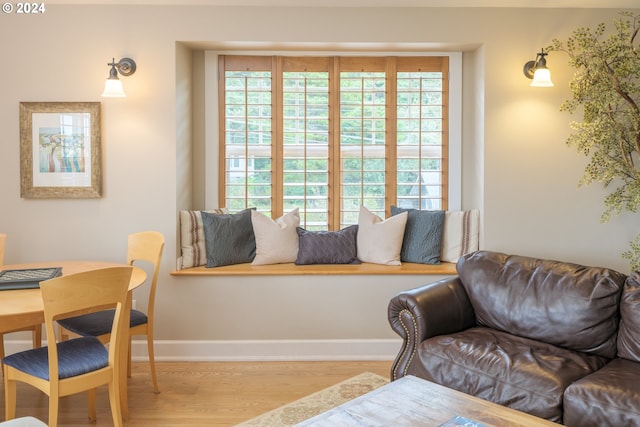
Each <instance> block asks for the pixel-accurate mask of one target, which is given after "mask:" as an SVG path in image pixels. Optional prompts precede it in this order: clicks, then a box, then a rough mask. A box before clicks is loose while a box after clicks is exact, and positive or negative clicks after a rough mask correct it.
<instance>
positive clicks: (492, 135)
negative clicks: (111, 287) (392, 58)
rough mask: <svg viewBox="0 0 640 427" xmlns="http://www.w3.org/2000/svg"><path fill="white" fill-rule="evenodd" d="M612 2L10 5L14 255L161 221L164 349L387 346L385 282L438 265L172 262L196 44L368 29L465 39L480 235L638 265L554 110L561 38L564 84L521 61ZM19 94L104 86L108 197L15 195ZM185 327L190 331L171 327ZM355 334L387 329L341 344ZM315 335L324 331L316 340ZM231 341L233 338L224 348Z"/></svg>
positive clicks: (321, 40) (0, 172)
mask: <svg viewBox="0 0 640 427" xmlns="http://www.w3.org/2000/svg"><path fill="white" fill-rule="evenodd" d="M617 12H618V11H616V10H607V9H597V10H595V9H576V10H566V9H497V8H492V9H460V8H452V9H447V8H418V9H412V8H398V9H393V8H370V9H356V8H287V7H282V8H257V7H251V8H233V7H200V6H173V7H172V6H72V5H68V6H59V5H49V6H48V7H47V11H46V13H45V14H43V15H40V16H35V15H28V16H27V15H15V14H11V15H7V14H3V15H1V16H0V40H2V43H0V57H2V58H3V66H2V69H1V71H0V129H2V137H1V138H0V159H2V165H1V166H0V200H1V202H0V203H1V204H2V209H0V229H1V230H3V231H6V232H8V234H9V240H8V249H7V254H6V258H5V260H6V262H7V263H18V262H29V261H39V260H51V259H86V258H96V259H104V260H110V261H115V260H124V256H125V250H126V235H127V234H128V233H131V232H135V231H139V230H144V229H155V230H158V231H161V232H162V233H164V234H165V236H166V238H167V245H166V251H165V256H164V260H163V266H162V271H161V280H160V290H159V295H158V316H157V323H156V331H157V333H156V338H157V341H158V342H159V351H158V354H159V356H160V357H162V356H163V355H164V356H165V357H173V358H188V357H192V358H193V357H200V358H206V357H216V356H220V357H225V358H233V357H234V356H242V357H254V356H259V355H260V352H264V353H262V354H263V355H267V356H268V355H271V356H274V357H275V356H277V355H278V351H279V350H277V349H276V350H273V349H271V348H269V349H267V346H263V345H262V344H264V343H265V340H266V342H267V343H274V342H276V343H278V342H281V341H280V340H284V341H283V342H289V341H287V340H307V341H304V343H303V344H304V345H302V346H297V347H296V346H295V345H294V346H293V348H289V347H287V346H281V347H280V348H286V351H285V350H282V351H284V352H286V353H287V354H288V355H290V356H291V357H295V356H296V354H294V353H295V352H297V351H300V352H301V354H303V356H304V355H307V356H309V355H310V354H314V353H316V354H318V355H322V354H324V355H325V356H326V354H328V353H330V351H327V350H326V349H328V348H331V349H333V350H335V349H336V346H337V347H338V350H336V351H337V352H338V353H340V354H341V355H342V356H344V357H348V356H349V355H348V354H345V352H346V353H348V352H349V349H350V348H352V349H353V354H352V356H353V355H354V354H356V353H358V352H359V351H361V352H362V353H364V354H375V353H376V352H379V353H378V354H379V355H382V354H383V353H385V352H388V348H389V347H388V345H389V343H394V340H395V335H394V334H393V332H391V330H390V328H389V327H388V323H387V320H386V305H387V302H388V300H389V298H390V297H391V296H392V295H393V294H395V293H396V292H398V291H399V290H401V289H405V288H409V287H412V286H416V285H419V284H422V283H426V282H427V281H430V280H431V278H428V277H415V276H408V277H400V278H398V277H341V278H339V280H337V279H336V278H335V277H313V278H311V279H308V278H305V280H300V278H296V277H286V278H264V277H250V278H220V277H218V278H176V277H172V276H170V275H169V272H170V271H171V270H173V269H174V266H175V258H176V256H177V254H176V248H177V241H176V224H177V221H176V216H177V210H178V209H180V208H182V207H184V206H185V205H186V204H189V203H192V204H200V203H203V202H205V203H207V204H210V203H212V202H211V201H210V200H206V201H204V199H202V198H201V197H200V195H199V194H201V193H202V192H203V191H204V190H203V189H202V188H199V187H195V191H191V190H190V189H189V182H190V179H191V174H190V173H189V172H188V171H185V167H186V166H185V165H188V164H189V163H190V159H191V157H193V156H196V158H197V159H201V157H202V155H203V153H200V152H193V153H192V152H191V151H190V146H189V140H190V139H191V138H192V137H195V138H200V139H201V138H203V137H205V135H204V134H203V129H204V123H202V122H201V121H198V120H195V121H194V122H193V123H191V122H190V121H189V118H190V117H191V113H190V109H192V108H193V109H194V111H197V110H198V108H200V109H201V107H202V105H203V100H202V98H201V97H199V96H195V97H191V96H190V94H189V89H188V88H189V87H190V85H191V84H192V83H193V82H198V81H202V80H204V79H203V77H202V76H201V75H198V69H199V64H201V63H202V61H203V59H202V55H201V54H200V53H198V52H195V53H194V52H192V51H191V50H192V49H195V50H198V49H199V46H211V45H233V46H235V47H236V48H237V47H238V46H241V47H242V46H246V47H247V48H255V47H256V46H258V45H262V44H264V45H269V46H271V47H272V46H279V45H280V46H284V45H287V44H289V43H291V42H298V43H304V44H307V45H308V44H317V45H318V46H324V47H329V48H331V49H334V50H338V49H340V48H342V47H344V46H350V47H353V48H361V47H362V46H372V45H375V46H376V48H378V50H380V49H384V50H389V51H393V50H394V49H408V48H411V49H412V50H415V48H416V47H417V48H421V49H422V48H424V49H434V48H436V49H438V48H439V49H443V50H454V49H456V48H459V49H461V50H463V51H464V55H463V65H464V67H465V69H464V72H463V82H464V85H465V87H464V88H463V89H464V105H463V169H464V173H463V199H462V202H463V207H478V208H480V209H481V211H482V222H483V230H482V236H483V246H484V247H485V248H487V249H492V250H499V251H504V252H510V253H519V254H523V255H533V256H540V257H549V258H556V259H562V260H568V261H574V262H580V263H584V264H590V265H601V266H606V267H612V268H616V269H619V270H621V271H623V272H628V266H627V263H626V261H625V260H623V259H622V258H621V256H620V253H621V252H623V251H624V250H626V248H627V246H628V242H629V240H630V239H631V238H632V236H634V235H635V234H637V233H638V231H639V230H638V227H637V225H636V224H637V223H638V221H637V215H636V216H632V215H624V216H623V217H620V218H615V219H614V220H613V221H612V222H611V223H609V224H601V223H600V222H599V217H600V213H601V211H602V206H603V205H602V200H603V197H604V195H605V193H604V192H603V190H602V189H600V188H598V186H592V187H588V188H577V182H578V180H579V178H580V176H581V175H582V171H583V167H584V165H585V160H584V159H583V158H582V157H580V156H579V155H578V154H577V153H576V152H574V150H573V149H570V148H568V147H567V146H566V145H565V143H564V141H565V140H566V138H567V136H568V135H569V131H570V130H569V126H568V123H569V121H570V120H571V119H572V117H571V116H569V115H568V114H567V113H561V112H559V106H560V104H561V103H562V101H563V100H564V99H565V98H566V97H568V96H569V91H568V82H569V79H570V77H571V70H570V69H569V68H568V67H567V58H566V56H564V55H563V54H562V53H552V54H551V55H549V57H548V58H547V59H548V65H549V67H550V68H551V69H552V72H553V79H554V81H555V83H556V86H555V87H554V88H551V89H534V88H530V87H529V86H528V83H529V81H528V80H526V79H525V78H524V76H523V75H522V66H523V64H524V63H525V62H526V61H528V60H531V59H534V56H535V54H536V52H539V51H540V48H541V47H543V46H547V45H548V44H550V42H551V40H552V39H553V38H554V37H555V38H560V39H566V38H567V37H568V36H569V35H570V33H571V31H572V30H573V29H575V28H578V27H580V26H593V25H595V24H597V23H599V22H602V21H604V22H611V20H612V19H614V18H616V17H617ZM123 56H130V57H132V58H134V59H135V60H136V62H137V63H138V71H137V72H136V73H135V74H134V75H133V76H131V77H125V78H123V83H124V85H125V89H126V91H127V92H128V94H129V97H128V98H126V99H101V98H100V93H101V90H102V84H103V81H104V79H105V78H106V77H107V74H108V67H107V66H106V63H107V62H108V61H110V60H111V58H112V57H116V59H118V58H120V57H123ZM192 76H193V77H194V78H193V79H192V78H191V77H192ZM21 101H101V102H102V114H103V121H102V132H103V141H102V142H103V156H104V163H103V174H104V196H103V197H102V198H101V199H97V200H89V199H87V200H33V199H22V198H20V184H19V176H20V174H19V140H20V139H19V126H18V104H19V102H21ZM207 155H208V154H207ZM194 167H196V168H200V167H201V164H199V163H198V162H196V163H195V164H194ZM196 172H197V173H201V170H200V172H198V170H196ZM178 340H187V341H188V342H181V343H179V345H172V343H175V342H176V341H178ZM332 340H338V341H332ZM354 340H360V341H358V342H360V343H362V342H364V343H373V344H376V343H379V342H382V343H384V346H382V347H376V349H374V350H371V349H369V348H366V349H365V350H358V349H356V348H355V347H352V346H349V345H345V343H348V342H351V341H354ZM309 341H310V342H311V343H316V342H320V343H323V342H325V343H328V345H327V346H325V347H322V348H321V349H318V348H315V347H313V346H306V347H305V345H307V344H309ZM295 342H296V341H294V344H295ZM336 343H337V344H336ZM385 346H387V347H385ZM383 347H384V348H383ZM223 348H225V349H229V348H231V349H233V350H232V351H231V352H230V353H229V354H224V355H223V354H222V353H223V352H224V351H223V350H222V349H223ZM381 348H382V350H380V349H381ZM247 349H249V350H247ZM333 350H331V351H333ZM216 352H219V353H218V354H215V353H216ZM367 352H369V353H367ZM392 352H393V351H391V353H392ZM256 353H258V354H256ZM391 353H390V354H391ZM298 356H300V354H298ZM356 356H357V354H356Z"/></svg>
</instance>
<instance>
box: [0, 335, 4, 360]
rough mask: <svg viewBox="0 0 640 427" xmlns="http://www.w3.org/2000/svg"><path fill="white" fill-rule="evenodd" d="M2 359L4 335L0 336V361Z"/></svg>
mask: <svg viewBox="0 0 640 427" xmlns="http://www.w3.org/2000/svg"><path fill="white" fill-rule="evenodd" d="M2 359H4V334H0V360H2Z"/></svg>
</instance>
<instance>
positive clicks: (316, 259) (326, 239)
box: [296, 225, 360, 265]
mask: <svg viewBox="0 0 640 427" xmlns="http://www.w3.org/2000/svg"><path fill="white" fill-rule="evenodd" d="M296 232H297V233H298V257H297V258H296V264H298V265H303V264H360V261H359V260H358V251H357V248H356V242H357V235H358V226H357V225H350V226H349V227H346V228H343V229H342V230H339V231H309V230H305V229H304V228H301V227H298V228H296Z"/></svg>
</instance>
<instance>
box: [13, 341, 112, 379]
mask: <svg viewBox="0 0 640 427" xmlns="http://www.w3.org/2000/svg"><path fill="white" fill-rule="evenodd" d="M57 347H58V374H59V375H58V377H59V378H60V379H64V378H70V377H75V376H77V375H81V374H85V373H87V372H93V371H96V370H98V369H102V368H104V367H106V366H108V365H109V351H108V350H107V349H106V347H105V346H104V344H102V343H101V342H100V340H99V339H98V338H96V337H82V338H75V339H72V340H67V341H62V342H60V343H58V344H57ZM2 363H4V364H5V365H8V366H11V367H13V368H16V369H17V370H19V371H22V372H26V373H27V374H29V375H33V376H34V377H38V378H42V379H43V380H47V381H48V380H49V354H48V347H40V348H34V349H32V350H26V351H22V352H20V353H14V354H11V355H9V356H7V357H5V358H4V359H2Z"/></svg>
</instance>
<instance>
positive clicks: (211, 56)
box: [204, 51, 462, 228]
mask: <svg viewBox="0 0 640 427" xmlns="http://www.w3.org/2000/svg"><path fill="white" fill-rule="evenodd" d="M219 55H242V56H251V55H256V56H269V57H276V56H283V57H299V56H302V55H314V56H344V57H356V56H359V55H361V56H380V57H384V56H396V57H399V56H413V57H415V56H446V57H448V60H449V76H448V77H449V79H448V81H449V87H448V92H449V100H448V103H449V105H448V109H447V111H446V113H445V114H446V115H447V116H448V159H447V160H448V162H447V167H448V173H447V175H446V176H445V177H443V179H444V180H446V181H447V184H448V193H447V194H446V195H443V199H446V200H447V201H448V204H447V209H449V210H459V209H460V206H461V190H462V189H461V183H462V170H461V163H462V159H461V157H462V153H461V136H462V130H461V128H462V105H461V104H462V53H461V52H429V53H425V52H401V53H398V52H361V53H355V52H326V53H325V52H309V53H304V52H297V51H296V52H251V51H224V52H218V51H206V52H205V87H206V91H205V111H206V112H207V113H206V117H208V119H207V120H206V125H205V136H206V141H205V143H206V149H205V150H206V151H205V153H206V160H205V177H206V178H205V179H206V182H205V183H204V187H205V200H206V205H207V206H213V207H216V206H221V205H222V204H224V203H225V202H224V200H225V199H224V188H223V185H224V174H225V170H224V168H221V167H220V165H221V164H222V162H223V161H224V160H223V159H222V157H223V156H224V145H223V144H222V143H221V141H223V133H222V132H223V129H222V128H223V126H219V125H218V121H219V116H220V112H221V111H223V109H224V99H223V97H218V90H219V88H218V81H219V79H220V74H219V73H220V72H221V71H220V69H219V64H218V56H219ZM276 77H278V76H274V78H276ZM335 122H337V121H336V120H334V123H335ZM393 130H394V132H395V126H394V127H393ZM387 131H388V132H389V131H390V129H387ZM279 161H281V159H280V160H279ZM333 161H334V162H335V161H339V159H338V158H337V157H336V156H333ZM334 168H335V165H334ZM393 169H394V170H395V165H394V168H393ZM275 175H276V174H274V183H277V182H279V181H278V180H279V177H277V176H275ZM330 179H331V178H330ZM394 186H395V181H394ZM393 194H395V190H394V193H393ZM386 205H387V206H386V207H387V209H388V206H389V203H387V204H386ZM273 209H274V210H273V211H272V212H273V215H274V217H275V216H276V213H278V214H280V212H281V211H282V200H280V197H276V198H274V203H273ZM386 214H387V215H388V214H389V213H388V212H386ZM332 215H334V217H333V218H332V219H331V220H330V223H333V224H339V219H338V220H337V221H336V218H339V216H340V212H332ZM333 228H336V226H335V225H334V227H333Z"/></svg>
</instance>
